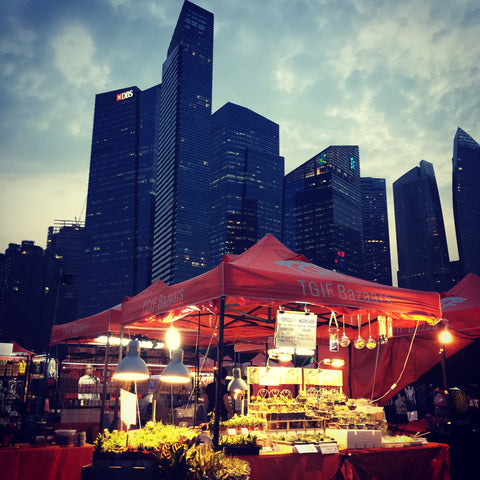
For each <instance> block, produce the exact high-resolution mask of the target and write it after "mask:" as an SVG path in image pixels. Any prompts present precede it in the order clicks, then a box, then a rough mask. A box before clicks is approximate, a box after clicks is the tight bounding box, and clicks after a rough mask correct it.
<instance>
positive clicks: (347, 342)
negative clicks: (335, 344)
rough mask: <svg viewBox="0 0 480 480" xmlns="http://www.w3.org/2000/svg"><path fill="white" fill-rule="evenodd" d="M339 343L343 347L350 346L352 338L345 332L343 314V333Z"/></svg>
mask: <svg viewBox="0 0 480 480" xmlns="http://www.w3.org/2000/svg"><path fill="white" fill-rule="evenodd" d="M339 343H340V346H341V347H348V346H349V345H350V339H349V338H348V336H347V334H346V333H345V315H344V316H343V335H342V338H340V342H339Z"/></svg>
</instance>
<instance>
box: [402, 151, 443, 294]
mask: <svg viewBox="0 0 480 480" xmlns="http://www.w3.org/2000/svg"><path fill="white" fill-rule="evenodd" d="M393 198H394V203H395V226H396V233H397V251H398V268H399V271H398V286H399V287H403V288H411V289H413V290H429V291H443V290H448V288H450V286H451V285H450V268H449V257H448V248H447V240H446V236H445V227H444V223H443V215H442V207H441V204H440V196H439V194H438V188H437V181H436V179H435V172H434V170H433V165H432V164H431V163H429V162H426V161H425V160H422V161H421V162H420V166H419V167H415V168H412V170H410V171H409V172H407V173H406V174H405V175H403V176H402V177H400V178H399V179H398V180H397V181H395V182H394V183H393Z"/></svg>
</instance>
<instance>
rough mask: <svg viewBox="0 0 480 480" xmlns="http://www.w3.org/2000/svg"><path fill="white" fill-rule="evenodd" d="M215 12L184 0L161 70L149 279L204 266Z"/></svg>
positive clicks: (170, 278)
mask: <svg viewBox="0 0 480 480" xmlns="http://www.w3.org/2000/svg"><path fill="white" fill-rule="evenodd" d="M212 71H213V14H212V13H210V12H208V11H206V10H204V9H203V8H200V7H198V6H196V5H194V4H193V3H191V2H188V1H185V2H184V4H183V7H182V10H181V12H180V16H179V18H178V22H177V25H176V27H175V31H174V33H173V36H172V40H171V43H170V46H169V48H168V53H167V59H166V60H165V62H164V64H163V71H162V97H161V111H160V124H159V143H158V164H157V172H156V206H155V224H154V225H155V234H154V256H153V272H152V275H153V280H158V279H161V280H163V281H164V282H165V283H167V284H173V283H178V282H180V281H183V280H186V279H188V278H191V277H194V276H196V275H199V274H201V273H203V272H205V271H206V268H207V255H208V248H209V237H208V219H209V209H210V197H209V185H210V160H211V141H210V135H211V111H212Z"/></svg>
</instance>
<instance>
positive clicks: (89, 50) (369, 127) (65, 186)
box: [0, 0, 480, 280]
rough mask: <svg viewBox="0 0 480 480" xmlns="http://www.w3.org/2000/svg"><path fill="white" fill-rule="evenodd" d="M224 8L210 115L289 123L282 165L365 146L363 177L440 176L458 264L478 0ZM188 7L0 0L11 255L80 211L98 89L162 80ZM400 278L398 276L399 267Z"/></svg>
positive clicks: (299, 2)
mask: <svg viewBox="0 0 480 480" xmlns="http://www.w3.org/2000/svg"><path fill="white" fill-rule="evenodd" d="M194 3H196V4H197V5H199V6H201V7H203V8H205V9H207V10H209V11H210V12H212V13H213V14H214V15H215V40H214V63H213V99H212V105H213V111H215V110H217V109H218V108H220V107H221V106H222V105H224V104H225V103H226V102H233V103H236V104H238V105H241V106H244V107H247V108H250V109H251V110H253V111H255V112H257V113H259V114H260V115H263V116H264V117H267V118H268V119H270V120H272V121H274V122H276V123H278V124H279V126H280V154H281V155H283V156H284V157H285V173H288V172H289V171H291V170H293V169H294V168H296V167H298V166H299V165H301V164H302V163H304V162H305V161H307V160H309V159H310V158H312V157H313V156H314V155H316V154H317V153H319V152H321V151H322V150H324V149H325V148H327V147H328V146H330V145H358V146H359V149H360V169H361V175H362V176H372V177H380V178H385V179H386V184H387V194H388V206H389V227H390V238H391V246H392V250H393V251H392V263H393V270H394V272H395V271H396V247H395V223H394V216H393V194H392V183H393V182H394V181H395V180H397V179H398V178H399V177H400V176H402V175H403V174H404V173H406V172H407V171H409V170H410V169H412V168H414V167H415V166H418V164H419V162H420V160H427V161H428V162H431V163H432V164H433V166H434V169H435V174H436V178H437V183H438V187H439V190H440V198H441V202H442V208H443V213H444V218H445V225H446V229H447V240H448V244H449V251H450V257H451V258H450V259H451V260H455V259H457V258H458V254H457V249H456V241H455V233H454V227H453V213H452V202H451V169H452V167H451V165H452V152H453V138H454V136H455V132H456V130H457V128H458V127H461V128H462V129H463V130H465V131H466V132H467V133H469V134H470V135H471V136H472V137H473V138H475V139H476V140H477V141H479V140H480V74H479V68H480V67H479V66H480V41H479V39H480V34H479V31H480V30H479V27H480V4H479V2H478V1H476V0H472V1H470V0H424V1H421V2H419V1H418V0H403V1H402V2H398V0H391V1H388V0H261V1H259V0H196V1H195V2H194ZM182 4H183V0H158V1H156V0H82V1H81V2H80V1H75V0H48V1H40V0H15V1H13V2H12V1H7V0H0V9H1V10H0V11H1V12H2V15H1V16H0V89H1V90H0V207H1V208H0V252H4V251H5V249H6V248H7V247H8V244H9V243H17V244H19V243H21V242H22V241H23V240H33V241H34V242H35V244H36V245H39V246H41V247H42V248H45V246H46V240H47V232H48V227H49V226H51V225H53V224H54V221H55V220H75V219H76V220H83V219H84V216H85V208H86V197H87V183H88V170H89V161H90V147H91V135H92V125H93V112H94V102H95V95H96V94H97V93H103V92H108V91H111V90H116V89H121V88H126V87H130V86H137V87H139V88H140V89H142V90H143V89H146V88H149V87H152V86H154V85H156V84H158V83H161V74H162V63H163V62H164V60H165V58H166V54H167V48H168V45H169V43H170V39H171V36H172V34H173V30H174V27H175V24H176V21H177V19H178V15H179V13H180V10H181V6H182ZM393 276H394V280H395V277H396V274H395V273H394V275H393Z"/></svg>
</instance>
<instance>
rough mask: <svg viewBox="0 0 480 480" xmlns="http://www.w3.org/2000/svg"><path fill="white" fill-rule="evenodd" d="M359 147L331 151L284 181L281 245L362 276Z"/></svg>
mask: <svg viewBox="0 0 480 480" xmlns="http://www.w3.org/2000/svg"><path fill="white" fill-rule="evenodd" d="M362 228H363V227H362V196H361V188H360V155H359V150H358V146H353V145H346V146H331V147H328V148H327V149H325V150H323V151H322V152H320V153H319V154H318V155H315V157H313V158H311V159H310V160H308V161H307V162H305V163H304V164H303V165H301V166H300V167H298V168H296V169H295V170H293V171H292V172H290V173H289V174H287V175H286V176H285V178H284V204H283V242H284V243H285V244H286V245H287V246H288V247H289V248H291V249H292V250H293V251H295V252H297V253H302V254H303V255H305V256H306V257H307V258H308V259H309V260H310V261H312V262H313V263H315V264H317V265H319V266H321V267H324V268H327V269H329V270H335V271H338V272H341V273H346V274H348V275H352V276H355V277H360V278H362V276H363V264H364V262H363V240H362Z"/></svg>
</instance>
